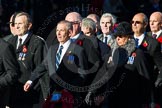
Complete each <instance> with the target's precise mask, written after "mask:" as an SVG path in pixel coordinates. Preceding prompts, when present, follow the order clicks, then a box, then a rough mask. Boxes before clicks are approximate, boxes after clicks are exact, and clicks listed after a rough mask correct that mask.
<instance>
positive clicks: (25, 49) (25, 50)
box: [22, 45, 28, 53]
mask: <svg viewBox="0 0 162 108" xmlns="http://www.w3.org/2000/svg"><path fill="white" fill-rule="evenodd" d="M22 51H23V53H26V52H27V51H28V49H27V47H26V45H24V46H23V50H22Z"/></svg>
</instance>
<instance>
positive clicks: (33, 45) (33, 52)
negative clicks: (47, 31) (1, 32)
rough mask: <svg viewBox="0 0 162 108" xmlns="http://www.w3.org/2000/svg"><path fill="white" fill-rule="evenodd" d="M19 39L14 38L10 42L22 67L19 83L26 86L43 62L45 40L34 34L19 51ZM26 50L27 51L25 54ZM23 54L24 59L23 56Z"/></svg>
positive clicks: (30, 35) (29, 36)
mask: <svg viewBox="0 0 162 108" xmlns="http://www.w3.org/2000/svg"><path fill="white" fill-rule="evenodd" d="M17 41H18V37H17V36H14V37H12V38H11V39H10V40H9V43H11V44H12V45H13V46H14V48H15V53H16V58H17V60H18V63H19V66H20V72H21V75H20V78H19V82H20V83H22V84H25V82H26V81H27V80H28V79H29V77H30V75H31V72H32V71H33V70H34V69H35V68H36V66H38V65H39V64H40V63H41V62H42V60H43V54H44V45H45V43H44V40H43V39H42V38H41V37H39V36H36V35H34V34H32V33H30V34H29V35H28V37H27V38H26V40H25V42H24V43H23V45H21V46H20V47H19V48H18V49H16V46H17ZM24 50H27V51H26V52H24ZM21 54H23V55H24V56H25V57H24V60H23V57H22V56H21Z"/></svg>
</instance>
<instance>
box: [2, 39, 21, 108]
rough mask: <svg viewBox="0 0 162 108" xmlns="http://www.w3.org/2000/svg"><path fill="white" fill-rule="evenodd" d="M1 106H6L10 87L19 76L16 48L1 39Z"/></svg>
mask: <svg viewBox="0 0 162 108" xmlns="http://www.w3.org/2000/svg"><path fill="white" fill-rule="evenodd" d="M0 46H1V50H0V106H1V104H4V102H5V101H7V100H6V97H9V96H8V95H9V94H7V91H8V90H9V88H8V87H9V86H10V85H11V84H14V83H15V82H16V81H17V79H18V75H19V71H18V63H17V60H16V57H15V56H16V55H15V53H14V48H13V47H12V45H10V44H8V43H7V42H5V41H4V40H2V39H0Z"/></svg>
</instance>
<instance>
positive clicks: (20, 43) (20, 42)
mask: <svg viewBox="0 0 162 108" xmlns="http://www.w3.org/2000/svg"><path fill="white" fill-rule="evenodd" d="M21 45H22V39H21V38H20V39H19V45H18V47H17V48H19V47H20V46H21Z"/></svg>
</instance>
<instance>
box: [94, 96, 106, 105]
mask: <svg viewBox="0 0 162 108" xmlns="http://www.w3.org/2000/svg"><path fill="white" fill-rule="evenodd" d="M104 99H105V97H104V96H97V97H95V98H94V102H95V105H97V106H99V105H100V104H101V103H102V102H103V101H104Z"/></svg>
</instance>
